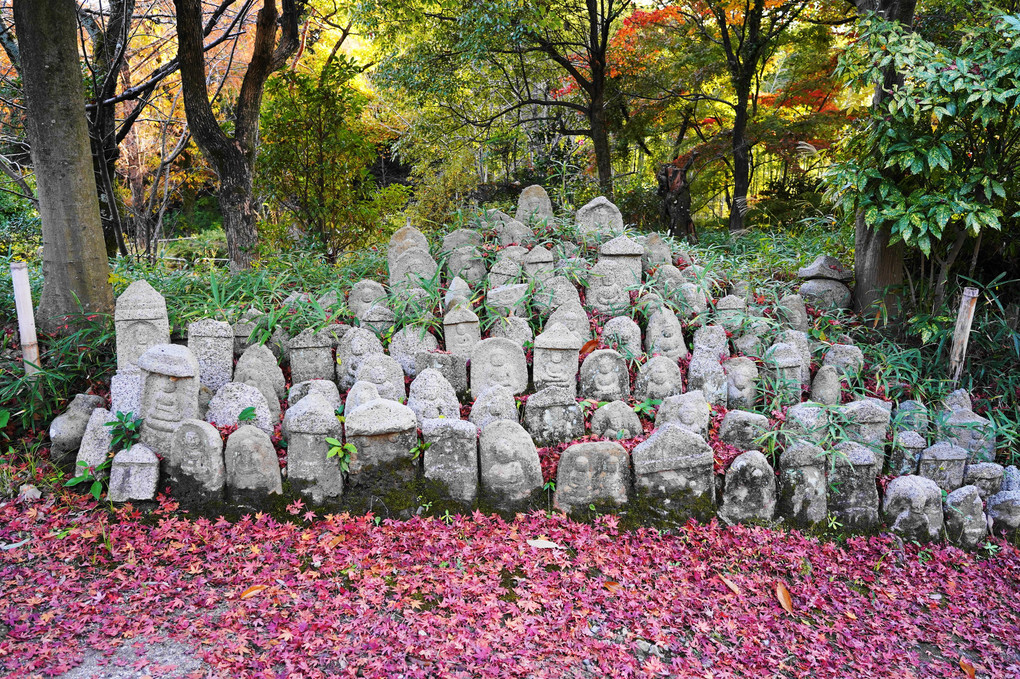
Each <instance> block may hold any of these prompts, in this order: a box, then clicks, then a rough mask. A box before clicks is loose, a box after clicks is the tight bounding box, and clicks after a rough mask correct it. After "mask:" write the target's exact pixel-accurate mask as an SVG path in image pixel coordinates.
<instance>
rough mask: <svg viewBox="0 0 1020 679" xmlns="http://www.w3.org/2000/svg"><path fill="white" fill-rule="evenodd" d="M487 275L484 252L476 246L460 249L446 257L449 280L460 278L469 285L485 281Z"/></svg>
mask: <svg viewBox="0 0 1020 679" xmlns="http://www.w3.org/2000/svg"><path fill="white" fill-rule="evenodd" d="M487 273H488V271H487V270H486V268H485V260H484V259H483V258H482V252H481V250H480V249H479V248H478V247H476V246H474V245H468V246H463V247H459V248H457V249H455V250H452V251H450V254H448V255H447V257H446V277H447V278H448V279H452V278H456V277H459V278H461V279H463V280H465V281H467V282H469V283H477V282H478V281H481V280H484V279H485V275H486V274H487Z"/></svg>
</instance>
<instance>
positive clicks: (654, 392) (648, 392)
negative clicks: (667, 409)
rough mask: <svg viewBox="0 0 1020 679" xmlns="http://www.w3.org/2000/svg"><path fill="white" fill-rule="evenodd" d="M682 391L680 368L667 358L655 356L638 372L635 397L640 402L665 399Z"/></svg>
mask: <svg viewBox="0 0 1020 679" xmlns="http://www.w3.org/2000/svg"><path fill="white" fill-rule="evenodd" d="M680 391H681V375H680V367H679V366H678V365H677V364H676V361H674V360H670V359H669V358H668V357H666V356H653V357H652V358H650V359H648V361H647V362H646V363H645V364H644V365H643V366H641V369H640V370H639V371H638V376H637V383H636V384H635V386H634V397H635V398H636V399H637V400H639V401H646V400H650V399H664V398H666V397H667V396H672V395H673V394H679V393H680Z"/></svg>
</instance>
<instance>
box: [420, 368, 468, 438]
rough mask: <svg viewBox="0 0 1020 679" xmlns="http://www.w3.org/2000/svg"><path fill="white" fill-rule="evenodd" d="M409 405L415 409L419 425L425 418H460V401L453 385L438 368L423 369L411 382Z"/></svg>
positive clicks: (421, 424)
mask: <svg viewBox="0 0 1020 679" xmlns="http://www.w3.org/2000/svg"><path fill="white" fill-rule="evenodd" d="M407 407H409V408H410V409H411V410H412V411H414V415H415V417H416V418H417V419H418V426H424V424H423V423H424V421H425V420H430V419H435V418H446V419H451V420H459V419H460V403H459V402H458V401H457V392H456V391H454V389H453V385H452V384H450V382H449V381H448V380H447V379H446V378H445V377H443V374H442V373H441V372H439V371H438V370H433V369H426V370H423V371H422V372H421V373H420V374H419V375H418V376H417V377H415V378H414V380H413V381H412V382H411V387H410V389H409V396H408V397H407Z"/></svg>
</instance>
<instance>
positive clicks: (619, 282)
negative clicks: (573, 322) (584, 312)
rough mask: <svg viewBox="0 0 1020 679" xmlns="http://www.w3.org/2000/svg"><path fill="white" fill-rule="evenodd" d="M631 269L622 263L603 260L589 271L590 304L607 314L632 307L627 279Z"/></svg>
mask: <svg viewBox="0 0 1020 679" xmlns="http://www.w3.org/2000/svg"><path fill="white" fill-rule="evenodd" d="M629 274H630V271H629V270H628V269H624V268H621V265H619V264H617V263H615V262H611V261H606V260H601V261H599V263H598V264H596V265H595V266H593V267H592V268H591V271H589V272H588V295H587V301H588V305H589V306H590V307H591V308H592V309H594V310H595V311H597V312H599V313H601V314H606V315H610V316H612V315H617V314H620V313H623V312H624V311H626V310H627V309H628V308H629V307H630V293H629V292H628V291H627V280H628V278H627V277H628V275H629Z"/></svg>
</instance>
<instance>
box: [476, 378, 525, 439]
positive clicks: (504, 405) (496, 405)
mask: <svg viewBox="0 0 1020 679" xmlns="http://www.w3.org/2000/svg"><path fill="white" fill-rule="evenodd" d="M468 419H469V420H470V421H471V422H473V423H474V424H475V426H477V427H478V428H479V429H484V428H485V427H486V425H488V424H489V423H490V422H496V421H498V420H510V421H511V422H517V421H518V415H517V402H516V401H515V400H514V395H513V392H511V391H510V390H509V389H507V388H506V387H504V386H502V385H495V386H492V387H489V388H488V389H486V390H485V391H483V392H482V393H481V395H479V397H478V399H477V400H475V402H474V405H472V406H471V414H470V415H468Z"/></svg>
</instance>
